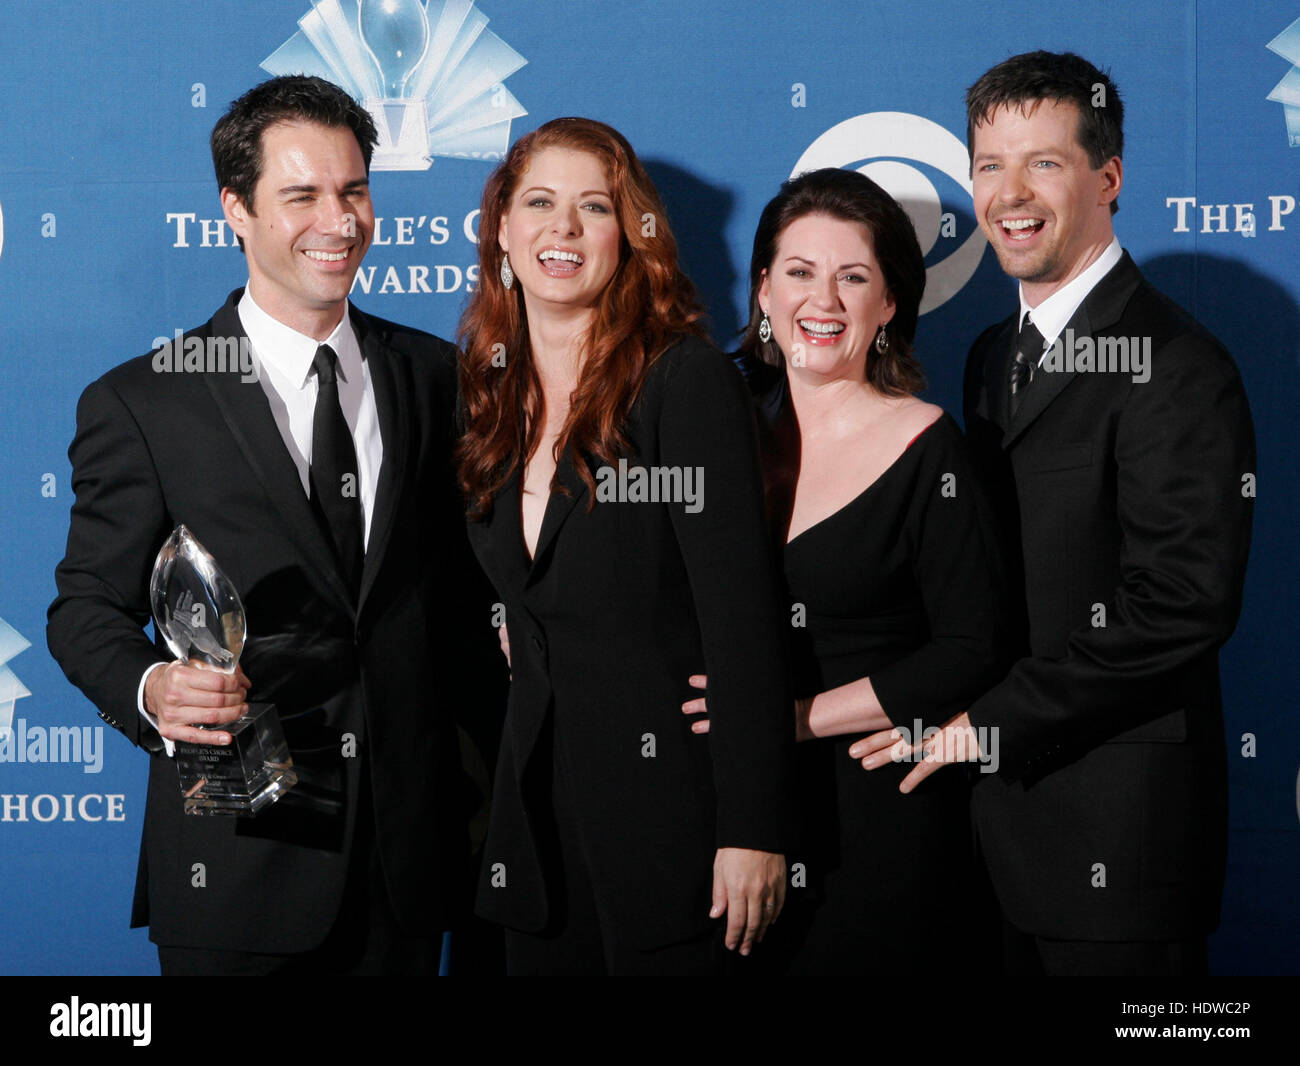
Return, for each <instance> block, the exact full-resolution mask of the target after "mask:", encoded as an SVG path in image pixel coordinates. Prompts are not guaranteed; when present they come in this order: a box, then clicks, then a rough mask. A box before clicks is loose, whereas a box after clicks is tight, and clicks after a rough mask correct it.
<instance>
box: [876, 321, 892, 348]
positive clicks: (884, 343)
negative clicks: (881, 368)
mask: <svg viewBox="0 0 1300 1066" xmlns="http://www.w3.org/2000/svg"><path fill="white" fill-rule="evenodd" d="M876 351H878V352H879V353H880V354H881V355H884V354H885V353H886V352H887V351H889V334H888V333H886V332H885V327H884V326H881V327H880V332H879V333H877V334H876Z"/></svg>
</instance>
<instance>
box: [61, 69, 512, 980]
mask: <svg viewBox="0 0 1300 1066" xmlns="http://www.w3.org/2000/svg"><path fill="white" fill-rule="evenodd" d="M374 143H375V129H374V125H373V123H372V122H371V119H370V116H369V115H368V114H367V113H366V112H365V110H364V109H362V108H361V107H360V106H359V105H358V104H357V103H356V102H355V101H353V100H352V99H351V98H350V97H348V96H347V94H346V93H344V92H343V91H342V90H341V89H339V88H338V87H337V86H334V85H332V84H330V83H329V82H326V81H323V80H321V79H318V78H307V77H286V78H275V79H272V80H271V81H269V82H265V83H263V84H262V85H259V86H257V87H256V88H254V89H252V90H251V91H250V92H248V93H247V94H245V95H244V96H243V97H241V98H240V99H239V100H237V101H235V103H234V104H232V105H231V108H230V110H229V111H228V112H227V114H226V115H225V116H223V117H222V119H221V120H220V121H219V122H218V123H217V125H216V128H215V129H214V130H213V134H212V153H213V161H214V164H215V166H216V172H217V183H218V186H219V188H220V190H221V202H222V206H223V208H224V211H225V216H226V219H227V221H228V223H229V225H230V227H231V228H232V229H233V231H234V232H235V234H236V235H237V236H238V237H239V240H240V244H241V247H242V248H243V250H244V252H245V255H246V257H247V265H248V279H249V280H248V285H247V287H246V288H244V289H242V290H236V291H235V292H234V293H232V294H231V296H230V298H229V299H228V300H227V302H226V304H225V306H224V307H222V308H221V309H220V310H219V311H218V312H217V313H216V314H215V315H214V316H213V318H212V319H211V320H210V321H209V322H208V323H206V324H205V325H203V326H200V327H199V328H198V329H196V330H194V331H192V332H191V333H190V334H188V335H187V336H186V340H185V345H184V347H185V350H187V351H188V350H189V348H190V347H191V346H192V347H193V348H194V349H195V350H199V351H207V350H214V349H216V348H222V349H223V350H225V351H235V352H241V353H242V352H244V351H250V352H251V356H252V362H253V366H254V368H255V370H256V372H255V373H254V374H249V373H247V370H248V369H249V367H248V366H246V365H245V364H244V361H243V360H240V359H232V360H231V361H230V362H231V363H232V364H238V365H237V367H236V368H235V369H234V370H232V371H229V372H222V371H221V370H219V369H214V368H213V367H212V366H205V367H197V366H196V367H195V371H196V372H192V373H187V372H185V369H186V367H187V366H188V365H189V364H188V363H187V362H185V361H183V360H181V359H180V358H176V359H172V360H167V359H159V358H158V357H157V353H154V354H151V355H146V356H142V357H140V358H138V359H134V360H131V361H130V362H127V363H124V364H123V365H121V366H119V367H117V368H116V369H114V370H111V371H110V372H109V373H107V374H105V375H104V376H103V377H102V378H100V379H99V380H98V381H96V382H95V383H93V384H92V385H91V386H90V387H89V388H87V389H86V391H85V393H84V394H83V396H82V398H81V402H80V404H79V405H78V409H77V434H76V438H75V439H74V441H73V443H72V447H71V449H70V452H69V454H70V458H71V460H72V464H73V483H74V488H75V491H76V502H75V503H74V505H73V508H72V523H71V530H70V532H69V535H68V548H67V554H66V557H65V558H64V560H63V562H62V563H61V564H60V565H59V567H58V570H57V574H56V578H57V582H58V589H59V596H58V598H57V599H56V600H55V602H54V603H53V605H52V606H51V607H50V611H49V627H48V640H49V645H50V650H51V652H52V653H53V654H54V656H55V658H56V659H57V660H58V661H59V663H60V665H61V666H62V667H63V669H64V671H65V672H66V673H67V675H68V677H69V678H70V679H71V680H72V681H73V682H74V683H75V684H76V685H78V686H79V687H80V688H81V689H82V691H84V692H85V693H86V695H87V696H88V697H89V698H90V699H91V701H92V702H93V703H94V704H95V705H96V706H97V707H98V709H99V713H100V716H101V717H102V718H103V719H104V720H105V721H107V722H108V723H109V724H111V725H113V726H115V727H116V728H118V729H119V730H121V732H122V733H123V734H124V735H125V736H126V737H127V738H128V739H129V740H130V741H132V742H133V743H135V744H138V745H140V746H141V747H143V748H145V749H146V750H148V751H149V752H150V754H151V758H150V773H149V794H148V806H147V810H146V814H145V825H144V839H143V843H142V847H141V859H140V872H139V877H138V880H137V884H136V899H135V909H134V913H133V920H132V924H133V925H144V924H148V925H149V926H150V937H151V939H152V940H154V941H155V942H156V943H157V944H158V950H159V957H160V960H161V963H162V970H163V973H164V974H267V973H283V972H295V971H296V972H311V973H340V974H349V973H359V974H363V973H411V974H423V973H435V972H436V971H437V965H438V956H439V950H440V945H441V932H442V930H443V929H444V928H445V927H446V925H447V924H448V922H449V919H450V916H451V913H452V912H454V911H455V910H456V905H457V899H458V897H459V895H460V891H461V888H462V885H465V884H467V883H468V882H467V881H466V880H465V878H466V876H467V873H466V871H465V870H464V853H465V850H466V849H465V823H464V820H463V818H462V810H461V803H460V799H459V796H460V770H459V760H458V751H457V738H456V729H455V725H454V724H453V720H452V716H451V711H452V710H453V709H455V708H456V704H457V703H458V702H463V700H462V697H461V695H460V692H459V689H458V688H457V684H458V682H457V679H458V678H464V677H467V676H468V675H470V674H472V673H473V668H472V667H471V666H469V665H468V659H467V652H466V649H465V648H464V646H463V644H462V638H461V636H460V634H461V633H462V632H464V631H468V630H471V629H478V630H482V631H483V632H484V633H487V634H490V632H491V631H490V629H489V628H488V627H487V626H486V625H483V626H480V627H469V626H466V625H465V623H464V619H465V615H466V613H467V612H468V611H469V610H470V609H471V608H469V606H468V605H467V597H468V592H467V591H466V585H467V583H468V581H469V577H468V576H467V575H471V574H473V573H475V572H476V571H475V567H474V564H473V562H472V561H470V557H469V554H468V542H467V541H466V539H465V533H464V523H463V519H462V513H463V512H462V508H461V506H460V503H459V496H458V494H457V492H456V490H455V486H454V481H453V479H452V477H451V468H450V448H451V444H452V441H453V411H454V404H455V378H454V372H455V350H454V349H453V347H452V346H451V345H449V344H447V343H446V342H444V341H441V340H439V339H437V338H435V337H432V336H430V335H429V334H426V333H421V332H419V331H418V330H413V329H408V328H405V327H403V326H398V325H395V324H393V323H391V322H385V321H383V320H381V319H377V318H373V317H371V316H370V315H366V314H363V313H362V312H360V311H358V310H357V309H356V308H352V307H350V305H349V303H348V293H349V291H350V289H351V285H352V279H353V277H354V275H355V274H356V271H357V268H358V266H359V265H360V264H361V260H362V257H363V256H364V255H365V254H366V250H367V248H368V247H369V244H370V239H371V235H372V232H373V229H374V211H373V208H372V206H371V202H370V188H369V177H368V175H369V165H370V157H371V151H372V149H373V146H374ZM178 347H180V346H178ZM182 522H183V523H185V524H186V525H187V526H188V527H189V528H190V529H191V530H192V531H193V533H194V535H195V537H197V538H198V540H199V541H200V542H201V543H202V544H203V545H204V546H205V547H206V548H207V549H208V551H210V552H211V553H212V555H213V556H214V557H215V558H216V560H217V562H218V564H219V565H220V566H221V567H222V568H223V569H224V570H225V571H226V573H227V574H228V576H229V577H230V579H231V580H232V582H233V583H234V585H235V587H236V589H237V590H238V592H239V594H240V596H241V598H242V600H243V603H244V606H245V610H246V613H247V618H248V626H249V635H248V639H247V642H246V645H245V649H244V655H243V658H242V660H241V672H240V673H237V674H233V675H225V674H220V673H216V672H213V671H209V670H201V669H197V668H194V667H190V666H186V665H184V664H181V663H178V662H173V661H169V660H170V656H169V655H168V653H167V652H166V649H165V648H164V647H163V645H162V642H161V641H157V642H155V643H151V642H150V641H149V640H148V639H147V637H146V636H145V635H144V633H143V632H142V626H143V625H144V624H145V623H146V621H147V620H148V618H149V596H148V592H149V575H150V570H151V567H152V564H153V561H154V557H155V554H156V553H157V551H158V549H159V547H160V546H161V545H162V543H163V541H164V540H165V539H166V538H167V536H168V534H169V533H170V532H171V530H172V528H173V527H174V526H176V525H177V524H178V523H182ZM435 592H436V595H435ZM487 611H488V607H487V605H486V604H484V605H483V606H482V612H483V613H482V615H481V617H483V618H484V619H486V618H487V617H488V614H487ZM494 643H495V642H494V641H492V640H491V638H490V636H489V637H488V640H487V654H488V656H493V657H494V656H495V652H494V649H493V647H492V644H494ZM487 662H488V663H489V664H490V663H492V662H493V659H487ZM243 671H246V672H247V677H245V676H244V673H243ZM250 682H251V687H250ZM476 683H478V684H480V685H481V684H483V683H484V682H483V679H482V678H481V677H480V678H476ZM257 700H265V701H267V702H274V703H275V704H277V706H278V708H279V713H280V717H281V719H282V721H283V723H284V728H285V734H286V737H287V739H288V742H289V746H290V750H291V753H292V755H293V758H294V762H295V764H296V765H297V766H298V767H299V768H301V769H302V770H303V771H304V773H307V772H310V773H311V774H312V776H313V779H314V780H315V781H317V782H318V783H321V784H323V785H325V786H327V787H326V788H325V791H324V792H323V793H322V792H316V793H313V792H312V791H311V790H308V789H303V788H301V787H300V788H297V789H294V790H293V791H290V792H289V793H288V794H287V795H286V796H285V797H284V798H282V799H281V800H280V801H279V802H278V803H276V804H275V805H274V806H272V807H270V808H268V809H267V810H265V811H264V812H262V813H261V814H259V815H258V816H257V817H256V818H252V819H245V818H233V817H193V816H187V815H185V814H184V813H182V810H183V809H182V798H181V792H180V787H179V783H178V775H177V771H176V766H175V763H174V762H173V760H172V759H171V758H170V757H169V756H170V754H171V752H172V747H173V744H174V742H176V741H189V742H197V743H209V744H211V743H218V744H220V743H229V740H230V735H229V733H226V732H224V731H222V730H221V728H220V727H221V726H223V725H229V724H230V723H231V722H233V721H234V720H235V719H236V718H238V717H239V715H240V714H241V713H242V712H243V711H244V710H246V709H247V705H248V703H249V702H252V701H257ZM201 725H207V726H215V727H217V728H216V731H214V732H204V731H200V729H199V728H198V727H199V726H201ZM313 796H314V797H315V799H316V800H318V801H319V800H321V798H322V796H324V797H326V798H328V799H329V800H330V802H316V803H314V804H310V805H304V803H303V800H304V799H310V798H313Z"/></svg>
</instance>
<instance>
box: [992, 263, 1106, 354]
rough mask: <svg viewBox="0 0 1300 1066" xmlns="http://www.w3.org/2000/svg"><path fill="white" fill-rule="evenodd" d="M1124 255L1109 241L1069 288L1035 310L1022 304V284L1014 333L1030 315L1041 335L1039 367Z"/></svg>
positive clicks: (1024, 303) (1023, 293)
mask: <svg viewBox="0 0 1300 1066" xmlns="http://www.w3.org/2000/svg"><path fill="white" fill-rule="evenodd" d="M1123 254H1124V250H1123V249H1122V248H1121V247H1120V246H1119V238H1118V237H1114V238H1112V239H1111V242H1110V244H1109V245H1107V246H1106V250H1105V251H1104V252H1102V253H1101V255H1099V256H1097V259H1096V261H1095V262H1093V263H1091V264H1090V265H1089V266H1088V269H1087V270H1085V271H1084V272H1083V273H1082V274H1080V275H1079V276H1078V277H1077V278H1075V279H1074V280H1073V281H1071V282H1070V283H1069V284H1068V285H1062V286H1061V287H1060V288H1059V289H1057V290H1056V291H1055V292H1054V293H1052V295H1051V296H1049V297H1048V298H1047V299H1046V300H1044V301H1043V302H1042V303H1040V304H1039V305H1038V306H1037V307H1030V306H1029V304H1027V303H1026V302H1025V286H1024V285H1023V284H1022V285H1021V286H1020V318H1019V319H1017V331H1019V329H1020V328H1021V327H1023V326H1024V324H1025V315H1027V314H1029V313H1030V312H1031V311H1032V312H1033V321H1034V325H1035V326H1037V327H1038V332H1039V333H1041V334H1042V335H1043V354H1042V356H1041V357H1040V358H1039V360H1038V365H1039V366H1042V365H1043V359H1045V358H1047V349H1049V348H1051V346H1052V345H1053V344H1054V343H1055V342H1056V338H1057V337H1059V336H1060V335H1061V331H1062V330H1063V329H1065V326H1066V323H1068V322H1069V321H1070V319H1071V318H1072V317H1073V316H1074V312H1075V311H1077V310H1078V309H1079V305H1080V304H1081V303H1083V301H1084V300H1086V299H1087V298H1088V293H1090V292H1092V290H1093V289H1095V288H1096V287H1097V283H1098V282H1099V281H1101V279H1102V278H1104V277H1105V276H1106V275H1107V274H1109V273H1110V271H1111V268H1112V267H1113V266H1114V265H1115V264H1116V263H1118V262H1119V261H1120V258H1121V257H1122V256H1123Z"/></svg>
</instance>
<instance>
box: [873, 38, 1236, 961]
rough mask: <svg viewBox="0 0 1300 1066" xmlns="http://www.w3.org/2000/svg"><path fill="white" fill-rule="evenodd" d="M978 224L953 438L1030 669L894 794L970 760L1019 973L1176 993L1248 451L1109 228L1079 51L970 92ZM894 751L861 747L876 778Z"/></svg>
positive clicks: (1110, 91) (878, 741) (985, 702)
mask: <svg viewBox="0 0 1300 1066" xmlns="http://www.w3.org/2000/svg"><path fill="white" fill-rule="evenodd" d="M967 119H968V145H969V148H970V152H971V173H972V180H973V184H974V199H975V212H976V215H977V217H978V218H979V223H980V226H981V228H982V229H983V231H984V233H985V235H986V236H987V237H988V239H989V242H990V243H991V244H992V245H993V248H994V251H995V252H996V253H997V256H998V261H999V263H1000V264H1001V266H1002V269H1003V270H1004V271H1005V272H1006V273H1007V274H1008V275H1009V276H1011V277H1013V278H1016V279H1018V280H1019V282H1020V286H1019V310H1018V312H1016V313H1015V314H1013V315H1012V316H1011V317H1010V318H1008V319H1006V320H1005V321H1003V322H1000V323H998V324H997V325H995V326H993V327H991V328H990V329H988V330H986V331H985V332H984V333H983V334H982V335H981V336H980V338H979V339H978V340H977V341H976V342H975V345H974V347H973V349H972V350H971V353H970V358H969V361H968V364H967V369H966V396H965V409H966V428H967V433H968V435H969V437H970V441H971V444H972V448H973V450H974V452H975V454H976V456H977V459H978V460H979V463H980V466H981V468H982V470H983V472H984V474H985V475H986V476H987V478H988V481H989V486H990V489H991V490H992V491H993V493H994V500H995V505H996V507H997V508H998V511H999V517H1000V519H1001V524H1002V530H1003V534H1004V537H1005V542H1006V547H1007V558H1008V569H1009V572H1010V581H1011V584H1012V586H1013V588H1015V589H1016V591H1017V593H1018V594H1019V595H1018V596H1017V597H1016V602H1018V603H1020V604H1022V605H1023V608H1024V613H1023V617H1022V618H1021V623H1022V626H1023V642H1022V646H1021V650H1020V655H1021V658H1020V659H1019V661H1017V662H1016V663H1015V665H1014V666H1013V667H1012V669H1011V671H1010V673H1009V674H1008V676H1007V677H1006V679H1005V680H1003V681H1002V682H1001V683H1000V684H999V685H998V686H997V687H995V688H994V689H993V690H992V691H990V692H989V693H987V694H986V695H985V696H984V697H982V698H981V699H980V700H978V701H977V702H976V703H975V704H974V705H973V706H972V707H971V708H970V709H969V711H968V712H967V713H966V714H963V715H960V716H959V717H958V718H956V719H954V720H953V722H951V723H949V724H948V726H947V727H945V730H944V731H943V733H942V734H941V735H939V736H936V737H934V738H931V740H930V741H929V742H928V743H927V745H926V746H925V751H926V753H928V754H929V755H931V756H932V757H933V758H932V760H931V761H922V762H920V763H919V764H918V765H917V766H916V767H915V768H914V769H913V771H912V773H911V774H910V775H909V778H908V779H907V780H906V781H905V782H904V790H910V789H911V788H913V787H915V785H916V784H917V783H918V782H919V781H920V780H921V779H923V778H924V777H926V776H928V775H929V774H930V773H933V772H935V771H936V770H937V769H938V768H939V767H941V766H943V765H944V764H945V763H946V762H951V761H957V760H959V759H970V758H973V757H975V756H977V755H978V747H977V745H976V743H975V741H976V740H977V739H978V738H979V737H980V736H987V735H988V734H987V733H986V732H985V731H986V730H989V729H992V730H996V731H997V733H998V738H999V741H1000V745H999V747H1000V751H999V755H1000V759H1001V766H1000V769H999V772H997V773H996V774H985V775H980V781H979V783H978V785H977V787H976V788H975V790H974V794H973V798H972V804H973V808H974V812H975V819H976V827H977V831H978V834H979V841H980V847H981V850H982V852H983V854H984V856H985V859H986V862H987V865H988V870H989V874H990V877H991V880H992V884H993V887H994V889H995V891H996V893H997V896H998V900H999V902H1000V904H1001V907H1002V911H1003V917H1004V948H1005V960H1006V964H1007V968H1008V970H1009V971H1010V972H1011V973H1016V974H1034V973H1047V974H1192V973H1198V972H1199V973H1203V972H1205V970H1206V965H1207V964H1206V939H1205V938H1206V935H1207V934H1208V933H1209V932H1211V931H1212V930H1213V929H1214V928H1215V926H1216V925H1217V924H1218V920H1219V905H1220V898H1221V895H1222V888H1223V875H1224V856H1225V847H1226V834H1227V789H1226V769H1227V767H1226V757H1225V751H1224V735H1223V713H1222V703H1221V698H1220V691H1219V665H1218V651H1219V648H1220V647H1221V646H1222V645H1223V643H1224V642H1225V641H1226V640H1227V639H1228V637H1229V636H1230V635H1231V633H1232V631H1233V628H1234V627H1235V625H1236V621H1237V616H1238V613H1239V611H1240V607H1241V595H1242V584H1243V580H1244V575H1245V569H1246V557H1247V552H1248V549H1249V543H1250V527H1251V514H1252V505H1253V502H1254V501H1253V496H1254V491H1253V479H1254V471H1255V444H1254V432H1253V429H1252V425H1251V418H1250V410H1249V408H1248V406H1247V404H1246V396H1245V393H1244V391H1243V389H1242V384H1241V379H1240V377H1239V376H1238V373H1237V369H1236V366H1235V365H1234V364H1233V361H1232V359H1231V357H1230V356H1229V354H1228V353H1227V352H1226V351H1225V350H1224V349H1223V347H1222V345H1220V344H1219V343H1218V342H1217V341H1216V340H1215V339H1214V338H1213V337H1212V336H1210V335H1209V334H1208V333H1207V332H1205V330H1203V329H1202V328H1201V327H1200V326H1198V325H1197V323H1196V322H1195V321H1193V320H1192V319H1191V318H1190V317H1189V316H1188V315H1187V314H1186V313H1185V312H1184V311H1182V310H1181V309H1180V308H1179V307H1177V306H1176V305H1174V304H1173V303H1171V302H1170V301H1169V300H1168V299H1166V298H1165V297H1164V296H1162V295H1160V293H1158V292H1156V291H1155V290H1154V289H1153V288H1151V286H1150V285H1148V284H1147V283H1146V281H1145V280H1144V279H1143V277H1142V274H1141V272H1140V271H1139V270H1138V268H1137V266H1136V265H1135V264H1134V263H1133V260H1132V259H1131V258H1130V257H1129V255H1128V253H1126V252H1124V251H1123V250H1122V249H1121V248H1120V245H1119V241H1118V240H1117V239H1116V237H1115V235H1114V231H1113V228H1112V221H1111V219H1112V215H1113V214H1114V212H1115V210H1116V209H1117V200H1118V197H1119V192H1120V187H1121V185H1122V184H1123V163H1122V155H1123V132H1122V130H1123V106H1122V104H1121V102H1120V98H1119V94H1118V92H1117V90H1116V88H1115V86H1114V84H1113V83H1112V82H1111V80H1110V79H1109V77H1107V76H1106V75H1105V74H1103V73H1102V72H1101V71H1099V70H1098V69H1097V68H1096V67H1094V66H1093V65H1092V64H1091V63H1088V62H1087V61H1086V60H1084V59H1082V58H1080V57H1079V56H1076V55H1072V54H1070V53H1065V54H1060V55H1058V54H1053V53H1048V52H1033V53H1028V54H1025V55H1019V56H1014V57H1012V58H1011V59H1008V60H1006V61H1005V62H1003V63H1001V64H999V65H998V66H996V67H994V68H993V69H992V70H990V71H988V73H986V74H985V75H984V76H983V77H981V78H980V79H979V80H978V81H977V82H976V83H975V85H974V86H972V87H971V89H970V91H969V92H968V94H967ZM889 739H890V738H889V736H888V734H878V735H877V737H874V738H871V740H870V741H868V742H864V746H863V749H862V754H866V751H867V750H868V749H870V748H874V749H875V754H873V755H871V756H869V758H868V761H869V762H870V763H871V764H872V765H876V764H878V763H879V762H881V761H882V760H883V761H888V759H889V758H890V755H889V752H888V751H887V750H886V748H887V746H888V742H889Z"/></svg>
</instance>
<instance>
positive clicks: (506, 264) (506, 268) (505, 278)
mask: <svg viewBox="0 0 1300 1066" xmlns="http://www.w3.org/2000/svg"><path fill="white" fill-rule="evenodd" d="M514 283H515V272H514V271H513V270H511V269H510V256H508V255H503V256H502V257H501V284H502V285H504V286H505V287H506V288H507V289H509V288H510V286H511V285H513V284H514Z"/></svg>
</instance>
